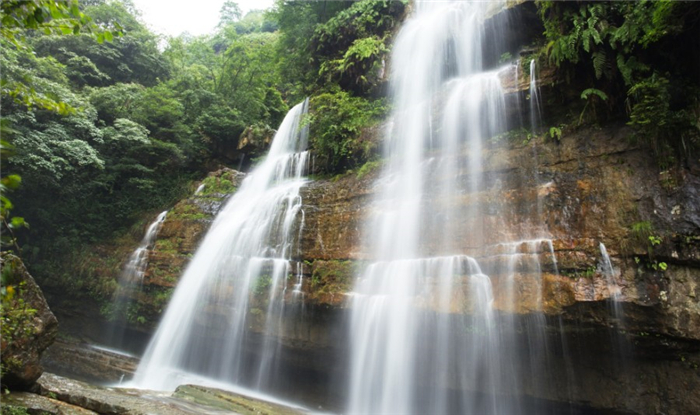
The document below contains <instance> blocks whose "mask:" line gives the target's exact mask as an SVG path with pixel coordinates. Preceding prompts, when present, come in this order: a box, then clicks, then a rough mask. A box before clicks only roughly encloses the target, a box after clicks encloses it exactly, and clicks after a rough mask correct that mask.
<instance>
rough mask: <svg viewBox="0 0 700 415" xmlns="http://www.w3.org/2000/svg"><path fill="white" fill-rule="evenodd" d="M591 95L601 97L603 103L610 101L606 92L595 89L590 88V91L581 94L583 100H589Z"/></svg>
mask: <svg viewBox="0 0 700 415" xmlns="http://www.w3.org/2000/svg"><path fill="white" fill-rule="evenodd" d="M591 95H595V96H597V97H599V98H600V99H602V100H603V101H607V100H608V95H607V94H606V93H605V92H603V91H601V90H600V89H595V88H588V89H585V90H583V92H581V99H588V97H589V96H591Z"/></svg>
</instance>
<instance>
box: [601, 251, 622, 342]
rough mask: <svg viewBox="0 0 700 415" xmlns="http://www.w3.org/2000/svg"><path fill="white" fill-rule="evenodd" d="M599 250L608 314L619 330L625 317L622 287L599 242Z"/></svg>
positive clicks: (608, 257) (606, 252)
mask: <svg viewBox="0 0 700 415" xmlns="http://www.w3.org/2000/svg"><path fill="white" fill-rule="evenodd" d="M599 248H600V258H601V260H600V266H599V269H600V270H601V272H602V274H603V276H604V277H605V282H606V286H607V289H608V292H609V299H610V300H609V301H610V312H611V315H612V316H613V318H614V319H615V320H616V322H617V325H618V326H619V328H621V329H624V328H625V315H624V313H623V310H622V287H620V285H619V284H618V283H617V278H616V277H617V273H616V272H615V268H614V267H613V264H612V261H611V260H610V255H608V250H607V249H606V248H605V245H604V244H603V243H602V242H601V243H600V245H599Z"/></svg>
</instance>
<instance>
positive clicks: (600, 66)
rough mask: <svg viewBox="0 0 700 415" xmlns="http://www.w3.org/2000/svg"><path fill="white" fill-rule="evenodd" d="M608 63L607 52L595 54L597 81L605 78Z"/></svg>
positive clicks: (594, 63) (594, 67) (594, 66)
mask: <svg viewBox="0 0 700 415" xmlns="http://www.w3.org/2000/svg"><path fill="white" fill-rule="evenodd" d="M607 61H608V59H607V56H606V55H605V50H599V51H596V52H593V69H594V70H595V77H596V79H600V78H601V77H602V76H603V71H604V70H605V67H606V63H607Z"/></svg>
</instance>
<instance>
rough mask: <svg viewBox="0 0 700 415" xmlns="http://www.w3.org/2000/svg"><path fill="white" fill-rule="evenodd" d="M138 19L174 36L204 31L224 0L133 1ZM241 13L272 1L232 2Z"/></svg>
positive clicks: (210, 28)
mask: <svg viewBox="0 0 700 415" xmlns="http://www.w3.org/2000/svg"><path fill="white" fill-rule="evenodd" d="M133 1H134V5H136V8H138V9H139V10H140V11H141V18H142V19H143V20H144V22H146V24H147V25H148V26H149V28H150V29H151V30H153V31H154V32H156V33H160V34H164V35H168V36H177V35H179V34H181V33H182V32H185V31H186V32H189V33H190V34H192V35H195V36H196V35H203V34H208V33H210V32H212V31H213V30H214V28H215V27H216V25H217V23H219V10H221V6H222V5H223V4H224V1H225V0H133ZM236 3H238V5H239V6H240V7H241V10H242V11H243V15H245V14H246V13H247V12H248V11H250V10H254V9H267V8H269V7H272V3H273V0H238V1H236Z"/></svg>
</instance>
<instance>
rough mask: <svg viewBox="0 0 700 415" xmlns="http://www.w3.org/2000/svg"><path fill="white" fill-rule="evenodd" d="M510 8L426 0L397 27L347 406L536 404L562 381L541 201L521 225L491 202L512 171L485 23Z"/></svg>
mask: <svg viewBox="0 0 700 415" xmlns="http://www.w3.org/2000/svg"><path fill="white" fill-rule="evenodd" d="M502 6H503V5H502V4H500V3H499V2H459V1H455V2H429V1H425V2H421V1H418V2H417V3H416V10H415V12H414V14H413V16H412V17H411V18H409V19H408V21H407V22H406V23H405V24H404V25H403V27H402V29H401V31H400V33H399V34H398V36H397V39H396V42H395V45H394V48H393V51H392V59H391V62H392V64H391V67H392V68H393V73H392V75H391V78H390V79H391V82H392V84H391V93H392V94H393V97H392V98H393V103H394V105H393V113H392V115H391V117H392V118H391V120H390V127H389V128H388V132H387V137H386V145H385V157H386V160H387V162H386V166H385V168H384V170H383V172H382V174H381V176H380V179H379V182H378V189H379V191H378V192H377V196H376V198H375V200H374V202H373V204H372V209H371V212H372V213H371V215H370V216H371V217H370V218H369V219H368V220H367V223H366V227H365V228H366V231H365V236H364V238H365V239H364V240H365V246H366V249H367V250H368V253H367V256H368V257H369V258H370V260H369V261H368V262H369V264H368V265H367V266H366V267H365V268H364V271H363V272H362V273H361V274H360V275H359V279H358V282H357V283H356V285H355V287H354V290H353V292H352V293H351V296H352V299H351V301H350V306H349V308H350V313H351V316H350V323H349V341H350V350H351V352H350V367H349V376H350V379H349V382H348V384H349V385H348V388H349V399H348V401H349V402H348V405H347V411H346V412H347V413H350V414H369V413H372V414H375V413H376V414H389V413H393V414H412V413H415V414H418V413H432V414H446V413H463V414H526V413H537V412H532V411H533V410H534V411H537V410H538V407H537V406H536V405H535V404H532V403H528V402H525V398H523V397H524V396H525V395H527V394H533V393H534V394H537V392H538V391H541V390H543V389H545V388H549V387H551V386H552V385H551V384H550V383H551V382H549V380H548V379H547V376H546V371H547V367H548V365H550V364H551V362H550V361H549V356H550V355H551V353H552V350H550V348H551V347H553V346H552V345H550V341H549V340H548V338H547V334H546V330H545V328H546V325H547V322H546V317H545V314H544V313H543V304H542V302H543V299H542V292H543V278H542V276H543V274H544V273H553V274H556V273H557V265H556V258H555V256H554V249H553V246H552V241H551V240H550V239H548V238H547V234H546V229H544V227H543V226H542V224H541V219H540V218H539V212H540V210H541V209H540V207H539V202H538V203H537V204H538V206H537V207H535V208H533V210H534V212H533V214H532V215H531V216H533V219H532V220H530V221H529V223H521V224H514V223H512V222H513V220H512V218H509V217H508V212H512V211H513V209H508V208H507V207H506V208H501V211H498V212H493V211H490V209H493V206H491V205H493V204H491V205H490V204H489V203H488V202H489V196H490V195H492V194H498V193H496V192H497V191H498V190H499V187H500V186H502V185H503V182H504V181H505V182H507V181H508V180H510V178H508V177H501V178H494V177H491V176H488V175H487V174H486V173H485V172H484V168H485V166H484V161H483V152H484V151H485V150H486V147H487V146H488V140H490V139H492V138H494V137H497V136H498V135H499V134H501V133H503V132H505V131H506V130H508V129H509V128H512V126H509V124H508V120H507V116H506V104H505V103H506V98H505V94H504V91H503V89H502V87H501V81H500V79H499V74H498V68H493V69H488V68H486V65H485V61H486V58H485V56H484V55H485V49H486V48H487V47H486V43H485V42H486V41H487V39H485V33H484V25H483V23H484V20H485V19H486V18H487V17H488V16H490V15H493V13H494V12H495V11H496V10H497V9H498V8H500V7H502ZM493 32H495V33H499V32H501V30H498V29H497V30H495V31H493ZM488 41H490V43H489V45H498V44H499V41H498V39H488ZM501 53H502V52H501ZM531 68H532V71H531V79H532V81H533V88H532V91H531V94H534V96H531V105H535V106H536V108H534V109H533V110H532V111H531V113H533V114H534V113H535V112H539V107H538V105H537V103H538V100H539V97H538V96H537V95H538V94H537V92H536V90H537V87H536V84H535V83H536V80H535V77H534V74H535V72H534V70H535V68H534V64H533V65H531ZM537 117H538V116H537V115H535V116H533V118H532V119H531V123H532V124H533V125H531V127H532V128H537V127H536V124H537V122H538V120H537ZM515 121H516V122H515V123H514V124H515V126H517V125H519V124H520V123H519V121H518V120H515ZM533 180H534V181H537V177H536V175H535V176H534V179H533ZM536 185H539V183H536ZM501 205H507V202H505V201H504V202H502V203H501ZM523 287H528V289H527V290H526V291H527V293H528V295H529V296H528V298H520V297H521V296H522V295H523V294H522V293H523V291H524V290H523ZM557 347H562V346H561V342H560V343H559V344H558V345H557ZM559 387H563V388H565V387H567V386H566V385H559ZM537 395H540V396H542V394H537Z"/></svg>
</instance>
